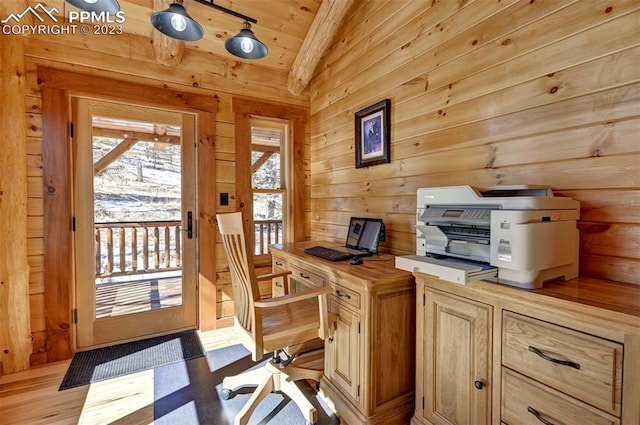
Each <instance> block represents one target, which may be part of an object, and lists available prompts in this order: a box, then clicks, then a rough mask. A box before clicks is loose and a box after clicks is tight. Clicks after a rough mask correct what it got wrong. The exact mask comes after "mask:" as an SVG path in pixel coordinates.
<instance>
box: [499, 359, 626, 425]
mask: <svg viewBox="0 0 640 425" xmlns="http://www.w3.org/2000/svg"><path fill="white" fill-rule="evenodd" d="M501 419H502V422H503V423H506V424H509V425H541V424H544V423H550V424H558V425H560V424H563V425H585V424H589V425H613V424H620V421H619V420H618V418H615V417H613V416H611V415H608V414H606V413H604V412H601V411H599V410H598V409H596V408H594V407H591V406H589V405H588V404H586V403H582V402H580V401H578V400H575V399H573V398H571V397H569V396H566V395H564V394H562V393H560V392H558V391H555V390H553V389H551V388H549V387H546V386H544V385H543V384H540V383H537V382H535V381H533V380H531V379H528V378H526V377H525V376H522V375H520V374H518V373H516V372H513V371H511V370H509V369H506V368H502V418H501ZM544 421H547V422H544Z"/></svg>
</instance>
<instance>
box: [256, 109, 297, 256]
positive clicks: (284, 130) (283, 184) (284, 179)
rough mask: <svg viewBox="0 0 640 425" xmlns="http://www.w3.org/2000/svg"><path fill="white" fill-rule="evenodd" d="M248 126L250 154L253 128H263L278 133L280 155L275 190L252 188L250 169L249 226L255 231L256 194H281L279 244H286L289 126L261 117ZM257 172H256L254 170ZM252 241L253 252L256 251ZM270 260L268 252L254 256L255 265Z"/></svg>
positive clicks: (289, 202)
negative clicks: (254, 202)
mask: <svg viewBox="0 0 640 425" xmlns="http://www.w3.org/2000/svg"><path fill="white" fill-rule="evenodd" d="M249 124H250V127H251V130H252V132H251V152H252V153H253V152H254V150H253V144H254V143H253V142H254V140H253V128H255V127H258V128H265V129H275V130H279V131H280V147H279V155H280V185H279V186H280V187H279V188H277V189H270V188H255V187H253V174H254V171H253V164H252V167H251V192H252V197H251V201H252V205H251V212H252V214H251V224H252V225H253V228H254V229H255V222H254V221H253V220H254V218H255V209H254V205H253V200H254V198H255V195H256V194H259V193H265V194H281V195H282V240H281V241H279V242H280V243H286V242H288V241H290V240H291V231H290V229H289V228H290V223H291V222H292V220H291V217H290V215H291V209H290V208H289V205H290V204H291V200H290V198H291V194H290V192H289V186H290V182H291V155H290V151H291V149H290V148H289V144H290V141H291V140H292V137H291V130H290V128H291V125H290V123H289V122H288V121H286V120H281V119H275V118H269V117H262V116H253V115H252V116H250V117H249ZM256 171H257V170H256ZM255 245H256V244H255V240H254V252H255V249H256V246H255ZM270 260H271V254H269V253H268V252H266V253H262V254H255V255H254V262H256V263H266V262H269V261H270Z"/></svg>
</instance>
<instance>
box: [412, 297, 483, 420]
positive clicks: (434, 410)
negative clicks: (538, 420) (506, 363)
mask: <svg viewBox="0 0 640 425" xmlns="http://www.w3.org/2000/svg"><path fill="white" fill-rule="evenodd" d="M420 299H422V306H421V308H420V307H419V308H418V315H417V320H418V331H417V335H419V336H420V338H418V344H420V342H421V341H422V344H420V345H419V346H418V352H419V353H420V354H419V355H418V360H417V363H416V376H417V377H419V378H421V379H417V381H416V415H415V418H414V423H432V424H443V425H445V424H459V425H484V424H488V423H489V421H490V413H491V393H490V387H491V385H490V384H491V371H490V368H491V317H492V314H491V313H492V308H491V306H488V305H486V304H482V303H478V302H474V301H471V300H468V299H465V298H461V297H458V296H455V295H449V294H446V293H443V292H440V291H437V290H431V289H429V288H426V287H424V286H422V287H421V288H419V289H418V300H420Z"/></svg>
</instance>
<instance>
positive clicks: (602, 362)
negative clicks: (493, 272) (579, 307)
mask: <svg viewBox="0 0 640 425" xmlns="http://www.w3.org/2000/svg"><path fill="white" fill-rule="evenodd" d="M502 332H503V336H502V344H503V345H502V363H503V364H504V365H505V366H508V367H509V368H511V369H514V370H516V371H518V372H520V373H522V374H524V375H527V376H529V377H531V378H533V379H535V380H537V381H540V382H542V383H544V384H547V385H548V386H550V387H553V388H555V389H557V390H560V391H562V392H564V393H567V394H569V395H571V396H573V397H575V398H577V399H579V400H582V401H584V402H586V403H589V404H591V405H593V406H596V407H598V408H600V409H602V410H604V411H606V412H609V413H612V414H614V415H616V416H619V415H620V398H621V384H622V353H623V351H622V345H621V344H618V343H615V342H612V341H608V340H605V339H602V338H598V337H594V336H591V335H587V334H584V333H582V332H577V331H574V330H571V329H567V328H563V327H561V326H557V325H553V324H550V323H547V322H543V321H540V320H536V319H532V318H529V317H525V316H521V315H519V314H515V313H511V312H505V314H504V317H503V329H502Z"/></svg>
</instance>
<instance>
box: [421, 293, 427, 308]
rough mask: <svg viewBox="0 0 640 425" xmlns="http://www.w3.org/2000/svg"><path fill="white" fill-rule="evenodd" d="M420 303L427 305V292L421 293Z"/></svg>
mask: <svg viewBox="0 0 640 425" xmlns="http://www.w3.org/2000/svg"><path fill="white" fill-rule="evenodd" d="M422 305H423V306H425V305H427V294H422Z"/></svg>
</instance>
